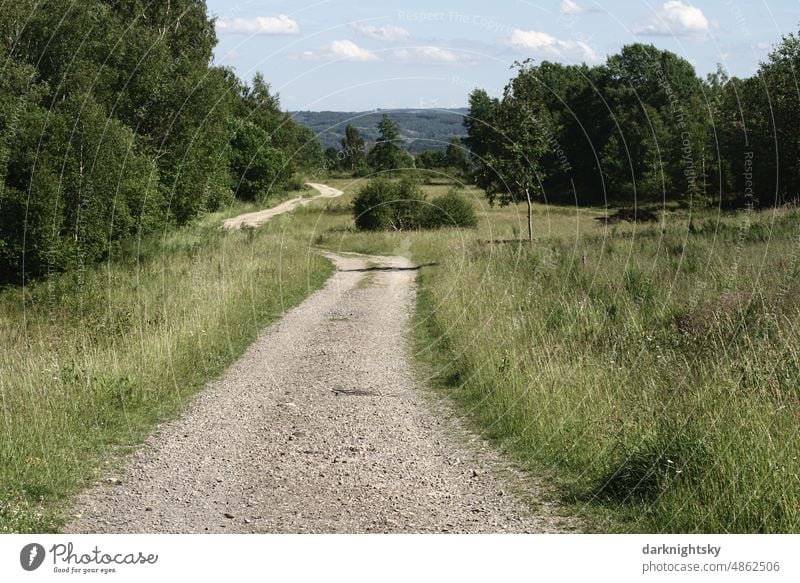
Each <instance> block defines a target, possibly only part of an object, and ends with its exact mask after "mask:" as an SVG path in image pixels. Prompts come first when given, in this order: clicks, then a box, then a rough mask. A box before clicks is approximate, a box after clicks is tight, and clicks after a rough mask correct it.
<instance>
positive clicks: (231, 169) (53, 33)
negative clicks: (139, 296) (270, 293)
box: [0, 0, 323, 283]
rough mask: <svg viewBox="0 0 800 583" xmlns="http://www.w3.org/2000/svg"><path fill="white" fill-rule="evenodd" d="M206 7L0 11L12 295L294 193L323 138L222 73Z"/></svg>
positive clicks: (175, 4) (3, 241)
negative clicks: (156, 235)
mask: <svg viewBox="0 0 800 583" xmlns="http://www.w3.org/2000/svg"><path fill="white" fill-rule="evenodd" d="M216 42H217V40H216V36H215V31H214V22H213V20H212V19H211V18H209V16H208V13H207V10H206V6H205V3H204V2H202V1H198V0H171V1H170V2H149V1H145V0H84V1H82V2H71V1H68V0H43V1H41V0H40V1H36V2H34V1H33V0H17V1H16V2H12V3H8V2H7V3H5V4H4V6H3V10H2V11H0V283H2V282H19V281H21V280H23V279H24V278H25V277H31V276H39V275H42V274H46V273H52V272H55V271H61V270H64V269H68V268H75V267H80V266H81V265H86V264H89V263H91V262H93V261H97V260H98V259H102V258H104V257H106V256H107V255H108V254H109V253H112V252H113V250H114V249H115V246H116V245H118V244H119V242H120V241H122V240H124V239H126V238H129V237H134V236H139V235H142V234H144V233H147V232H151V231H153V230H155V229H163V228H165V227H166V226H170V225H182V224H185V223H187V222H189V221H191V220H192V219H194V218H195V217H197V216H198V215H200V214H202V213H204V212H208V211H214V210H217V209H219V208H221V207H223V206H224V205H226V204H229V203H230V202H232V201H233V200H234V198H240V199H243V200H258V199H261V198H264V197H268V196H269V195H270V193H272V192H274V191H276V190H282V189H285V188H286V187H288V186H292V185H296V183H297V181H298V173H299V172H302V171H304V169H306V168H308V167H310V166H314V165H319V164H321V163H322V161H323V152H322V148H321V146H320V145H319V142H318V140H317V139H316V137H315V136H314V133H313V132H312V131H311V130H309V129H307V128H304V127H301V126H299V125H297V124H295V123H294V122H293V121H292V120H291V118H290V117H289V116H288V115H287V114H286V113H284V112H282V111H281V109H280V104H279V100H278V97H277V95H275V94H274V93H272V92H271V91H270V87H269V85H268V84H267V83H266V82H265V81H264V79H263V78H262V77H261V76H260V75H258V76H256V77H255V79H253V81H252V83H251V84H245V83H243V82H242V81H240V80H239V79H238V78H237V77H236V76H235V75H234V74H233V72H232V71H231V70H230V69H228V68H225V67H220V66H215V65H214V64H213V62H212V50H213V48H214V46H215V44H216Z"/></svg>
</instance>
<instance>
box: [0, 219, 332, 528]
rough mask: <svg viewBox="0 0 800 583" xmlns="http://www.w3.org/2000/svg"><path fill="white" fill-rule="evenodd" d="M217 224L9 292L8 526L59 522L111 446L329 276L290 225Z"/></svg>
mask: <svg viewBox="0 0 800 583" xmlns="http://www.w3.org/2000/svg"><path fill="white" fill-rule="evenodd" d="M219 219H220V216H212V217H209V218H208V219H206V220H205V221H204V222H202V223H200V224H198V225H196V226H194V227H190V228H186V229H182V230H180V231H177V232H172V233H169V234H167V235H165V236H164V237H162V238H161V239H152V240H148V241H144V242H142V243H141V244H138V245H132V247H131V249H127V250H122V251H121V252H119V253H118V254H117V256H116V257H114V258H112V260H111V261H110V262H108V263H107V264H105V265H102V266H98V267H96V268H92V269H89V270H86V271H83V272H73V273H67V274H62V275H58V276H54V277H52V278H50V279H49V280H46V281H42V282H38V283H35V284H33V285H29V286H27V287H25V288H24V289H22V288H11V289H7V290H4V291H3V292H2V293H0V406H2V414H0V532H44V531H51V530H54V529H56V528H57V527H58V526H59V524H60V523H61V522H62V521H63V519H64V512H63V511H64V510H65V508H66V507H67V497H68V496H69V495H70V494H71V493H73V492H75V491H76V490H77V489H78V488H80V487H81V486H83V485H85V484H86V483H87V482H88V481H89V480H91V479H92V478H93V477H95V476H97V475H98V471H99V470H100V469H101V468H103V467H104V466H105V464H106V463H108V461H109V453H110V452H111V453H113V451H114V450H119V451H124V450H125V448H126V446H130V445H133V444H136V443H138V442H139V441H141V439H142V438H143V437H144V435H146V433H147V431H148V430H149V429H150V428H151V427H152V425H153V424H154V423H156V422H158V421H161V420H164V419H167V418H169V417H171V416H173V415H174V414H176V413H177V412H178V411H179V410H180V408H181V407H182V406H183V405H185V403H186V402H187V400H188V399H189V398H190V397H191V396H192V394H193V393H194V392H196V391H197V390H198V389H199V388H200V387H202V386H203V384H204V383H205V382H207V381H208V380H210V379H212V378H213V377H215V376H217V375H218V374H219V373H220V372H221V371H223V370H224V369H225V367H226V366H228V365H229V364H230V363H231V362H232V361H233V360H234V359H235V358H236V357H237V356H238V355H239V354H241V352H242V351H243V350H244V348H245V347H246V346H247V345H248V344H249V343H250V342H251V341H252V340H253V339H254V338H255V337H256V335H257V333H258V331H259V330H260V329H262V328H263V326H264V325H265V324H267V323H268V322H270V321H271V320H273V319H274V318H276V317H277V316H278V315H280V314H281V313H282V312H283V311H284V310H286V309H287V308H288V307H290V306H292V305H295V304H297V303H298V302H299V301H300V300H301V299H302V298H304V297H305V296H306V295H308V294H309V293H310V292H311V291H313V290H315V289H317V288H319V287H320V286H321V285H322V283H323V282H324V281H325V280H326V278H327V277H328V275H329V274H330V273H331V271H332V267H331V265H330V264H329V263H328V262H327V261H325V260H324V259H322V258H321V257H319V256H318V255H316V254H313V253H310V252H309V249H308V245H307V243H306V241H305V240H304V238H303V237H299V236H297V235H296V234H295V233H294V231H292V230H291V229H287V225H286V223H281V224H278V223H276V224H275V225H274V226H270V227H265V228H263V229H260V230H245V231H241V232H223V231H222V230H221V229H219ZM112 457H113V456H112ZM105 471H106V472H107V471H108V469H107V468H106V470H105Z"/></svg>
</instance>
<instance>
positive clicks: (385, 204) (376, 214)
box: [353, 177, 478, 231]
mask: <svg viewBox="0 0 800 583" xmlns="http://www.w3.org/2000/svg"><path fill="white" fill-rule="evenodd" d="M353 220H354V222H355V224H356V227H357V228H358V229H360V230H363V231H382V230H394V231H405V230H409V229H438V228H440V227H475V226H476V225H477V223H478V220H477V217H476V215H475V209H474V208H473V206H472V204H471V203H470V202H469V201H468V200H467V199H466V198H464V197H463V196H462V195H461V194H459V192H458V191H457V190H455V189H451V190H450V191H448V192H447V193H446V194H444V195H442V196H439V197H436V198H434V199H432V200H430V201H428V200H427V198H426V196H425V193H424V192H423V191H422V189H421V188H420V186H419V184H417V182H415V181H414V180H413V179H412V178H410V177H406V178H404V179H402V180H399V181H392V180H387V179H385V178H375V179H373V180H370V181H369V182H368V183H367V185H366V186H364V187H363V188H362V189H361V190H360V191H359V192H358V194H356V196H355V198H354V199H353Z"/></svg>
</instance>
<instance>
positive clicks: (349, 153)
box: [341, 124, 367, 172]
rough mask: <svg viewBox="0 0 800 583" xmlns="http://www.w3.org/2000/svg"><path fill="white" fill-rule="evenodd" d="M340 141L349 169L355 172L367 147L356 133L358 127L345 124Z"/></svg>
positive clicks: (364, 158) (365, 156)
mask: <svg viewBox="0 0 800 583" xmlns="http://www.w3.org/2000/svg"><path fill="white" fill-rule="evenodd" d="M341 143H342V152H343V153H344V157H345V160H347V161H348V162H349V165H350V170H351V171H353V172H355V170H356V167H357V166H358V165H359V164H360V163H361V162H363V161H365V160H366V158H367V147H366V144H365V143H364V138H362V137H361V134H359V133H358V128H356V127H355V126H353V125H351V124H347V127H346V128H345V130H344V137H343V138H342V142H341Z"/></svg>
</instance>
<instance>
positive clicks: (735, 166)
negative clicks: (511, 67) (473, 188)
mask: <svg viewBox="0 0 800 583" xmlns="http://www.w3.org/2000/svg"><path fill="white" fill-rule="evenodd" d="M798 66H800V40H798V39H797V38H796V37H794V36H791V35H790V36H788V37H786V38H784V39H783V41H782V42H781V43H780V44H779V45H778V46H777V47H776V48H775V49H774V50H773V52H772V53H771V54H770V55H769V58H768V60H767V61H766V62H765V63H763V64H762V66H761V68H760V69H759V71H758V73H757V74H756V75H755V76H754V77H752V78H750V79H745V80H741V79H735V78H734V79H728V78H727V76H726V75H725V74H724V73H722V72H718V73H716V74H714V75H710V76H709V77H708V78H707V79H705V80H701V79H700V78H698V77H697V75H696V74H695V71H694V68H693V67H692V65H691V64H690V63H689V62H687V61H686V60H684V59H682V58H680V57H678V56H677V55H675V54H673V53H671V52H669V51H662V50H659V49H657V48H655V47H654V46H652V45H642V44H634V45H629V46H626V47H624V48H623V49H622V50H621V52H620V53H619V54H617V55H613V56H611V57H609V58H608V60H607V61H606V63H605V64H603V65H600V66H596V67H588V66H586V65H562V64H558V63H551V62H547V61H545V62H542V63H540V64H538V65H535V66H534V65H532V64H531V63H528V62H526V63H523V64H522V65H520V66H519V67H518V69H517V75H516V77H515V78H514V79H512V81H511V82H510V83H509V85H508V87H507V88H506V91H505V94H504V95H503V97H502V98H501V99H492V98H490V97H489V96H488V95H487V94H486V92H485V91H483V90H475V91H474V92H473V93H472V94H471V95H470V113H469V115H468V116H467V117H466V119H465V127H466V129H467V133H468V137H467V139H466V144H467V146H468V148H469V149H470V151H471V153H472V161H473V165H474V175H475V178H476V181H477V183H478V184H480V185H482V186H484V187H485V188H486V189H487V191H488V193H489V196H490V198H494V197H495V195H497V194H500V195H501V198H500V202H509V201H511V200H515V201H524V200H525V197H524V192H525V190H526V188H527V189H528V190H529V191H531V190H533V191H534V194H535V195H536V197H537V198H538V199H539V200H542V201H550V202H559V201H561V202H570V203H575V202H577V203H578V204H599V203H610V204H615V203H616V204H633V203H634V202H635V201H641V200H662V201H666V200H671V201H678V202H679V203H681V204H685V205H689V204H694V203H701V204H715V205H719V204H725V205H737V206H747V205H753V206H762V207H763V206H770V205H774V204H783V203H787V202H791V201H794V200H795V199H797V198H798V195H800V166H798V164H800V162H798V160H800V154H798V152H800V138H798V135H797V132H795V131H794V128H795V127H796V126H797V122H798V111H800V93H798V91H797V87H796V84H795V81H794V75H795V72H796V71H797V68H798ZM778 168H780V172H778V171H777V169H778ZM525 184H527V187H526V186H524V185H525Z"/></svg>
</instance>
